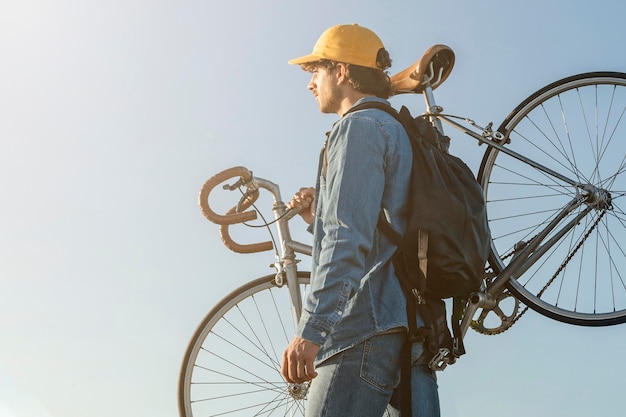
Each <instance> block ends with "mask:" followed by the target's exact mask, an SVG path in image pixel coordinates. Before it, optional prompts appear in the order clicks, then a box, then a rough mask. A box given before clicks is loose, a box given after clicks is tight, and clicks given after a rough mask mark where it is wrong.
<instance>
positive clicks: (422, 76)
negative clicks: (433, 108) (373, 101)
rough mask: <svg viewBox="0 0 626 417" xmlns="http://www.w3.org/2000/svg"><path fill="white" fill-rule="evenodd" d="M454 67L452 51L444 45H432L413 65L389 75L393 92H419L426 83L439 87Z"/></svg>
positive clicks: (433, 87)
mask: <svg viewBox="0 0 626 417" xmlns="http://www.w3.org/2000/svg"><path fill="white" fill-rule="evenodd" d="M452 67H454V51H452V49H450V48H449V47H448V46H446V45H440V44H437V45H433V46H431V47H430V48H428V49H427V50H426V52H424V55H422V57H421V58H420V59H419V60H417V61H416V62H415V63H414V64H413V65H411V66H409V67H408V68H407V69H405V70H403V71H400V72H399V73H397V74H395V75H392V76H391V83H392V84H393V86H394V87H395V90H396V91H395V94H403V93H421V92H422V90H423V89H424V87H425V86H426V85H430V86H431V87H432V89H433V90H434V89H435V88H437V87H439V86H440V85H441V84H443V82H444V81H445V80H446V78H448V75H450V73H451V72H452Z"/></svg>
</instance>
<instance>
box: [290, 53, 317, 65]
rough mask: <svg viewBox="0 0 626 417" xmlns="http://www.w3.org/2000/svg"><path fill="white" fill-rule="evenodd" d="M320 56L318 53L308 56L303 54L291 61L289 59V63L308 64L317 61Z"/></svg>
mask: <svg viewBox="0 0 626 417" xmlns="http://www.w3.org/2000/svg"><path fill="white" fill-rule="evenodd" d="M320 59H322V58H320V57H319V56H317V55H313V54H311V55H306V56H301V57H300V58H296V59H292V60H291V61H287V63H288V64H290V65H302V64H308V63H310V62H315V61H319V60H320Z"/></svg>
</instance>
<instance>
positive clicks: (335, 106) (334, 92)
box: [307, 66, 342, 113]
mask: <svg viewBox="0 0 626 417" xmlns="http://www.w3.org/2000/svg"><path fill="white" fill-rule="evenodd" d="M311 72H312V73H313V76H312V77H311V81H309V84H308V86H307V88H308V89H309V90H311V92H312V93H313V96H314V97H315V101H317V105H318V106H319V109H320V111H321V112H322V113H338V112H339V110H340V107H341V99H342V92H341V89H340V88H339V85H338V82H337V81H338V80H337V69H336V68H325V67H322V66H318V67H316V68H313V69H311Z"/></svg>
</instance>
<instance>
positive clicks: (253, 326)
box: [178, 272, 309, 417]
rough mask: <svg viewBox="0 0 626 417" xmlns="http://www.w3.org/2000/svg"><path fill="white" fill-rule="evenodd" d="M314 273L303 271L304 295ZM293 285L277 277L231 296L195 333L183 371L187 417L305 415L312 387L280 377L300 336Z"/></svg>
mask: <svg viewBox="0 0 626 417" xmlns="http://www.w3.org/2000/svg"><path fill="white" fill-rule="evenodd" d="M308 284H309V273H308V272H298V286H299V287H300V292H301V294H302V296H303V297H304V296H305V293H306V291H307V289H308ZM288 292H289V291H288V289H287V286H286V285H285V286H283V287H278V286H277V285H276V284H275V283H274V275H268V276H265V277H262V278H258V279H256V280H254V281H251V282H249V283H247V284H245V285H243V286H241V287H239V288H237V289H236V290H234V291H233V292H231V293H230V294H229V295H228V296H226V297H225V298H224V299H223V300H222V301H220V302H219V303H218V304H217V305H216V306H215V307H214V308H213V309H212V310H211V311H210V312H209V313H208V314H207V316H206V317H205V318H204V320H203V321H202V323H201V324H200V325H199V326H198V329H197V330H196V332H195V333H194V335H193V337H192V339H191V341H190V343H189V346H188V348H187V351H186V353H185V357H184V359H183V364H182V368H181V372H180V378H179V383H178V407H179V412H180V415H181V417H210V416H232V417H238V416H241V417H250V416H294V417H297V416H303V415H304V407H305V402H306V393H307V386H306V385H288V384H287V383H286V382H285V381H284V380H283V378H282V376H281V375H280V366H281V360H282V353H283V350H284V348H285V347H287V344H288V343H289V341H290V340H291V338H292V337H293V334H294V327H295V323H294V320H293V316H292V312H291V304H290V301H289V294H288Z"/></svg>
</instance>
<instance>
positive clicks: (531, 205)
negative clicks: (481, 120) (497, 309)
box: [478, 72, 626, 326]
mask: <svg viewBox="0 0 626 417" xmlns="http://www.w3.org/2000/svg"><path fill="white" fill-rule="evenodd" d="M498 131H499V132H501V133H502V134H503V135H504V136H505V138H506V139H507V142H505V143H504V144H503V145H504V146H505V147H508V148H510V149H512V150H514V151H515V152H517V153H518V154H521V155H523V156H525V157H527V158H528V159H530V160H533V161H536V162H538V163H540V164H542V165H543V166H545V167H548V168H549V169H551V170H553V171H555V172H558V173H559V174H562V175H564V176H566V177H568V178H570V179H573V180H575V181H577V182H578V183H579V184H581V185H582V184H584V185H586V186H592V187H593V189H594V190H600V195H603V196H604V198H603V202H602V204H595V203H594V202H587V203H585V204H583V206H581V207H579V208H577V209H576V210H573V211H572V212H570V213H569V214H568V217H567V218H566V219H565V220H564V221H563V222H561V223H560V227H563V225H564V224H565V223H567V222H568V220H569V219H572V218H574V217H575V216H577V215H578V214H579V213H581V210H584V209H587V208H589V207H592V210H591V211H590V212H589V213H588V214H586V215H585V216H584V217H583V218H582V219H581V220H580V221H579V222H578V223H577V225H575V226H574V227H573V228H571V229H570V230H569V231H568V232H567V233H566V234H565V235H564V236H563V237H562V238H560V239H559V240H558V242H557V243H556V244H555V245H554V246H552V247H551V248H550V249H549V250H548V251H547V252H546V253H545V254H544V255H543V256H542V257H541V258H540V259H539V260H538V261H537V262H536V263H535V264H534V265H532V267H530V269H528V270H527V271H526V272H524V273H523V275H522V276H519V277H513V278H511V280H509V282H508V284H507V285H508V287H509V289H510V290H511V292H513V294H514V295H515V296H516V297H517V298H519V299H520V300H521V301H522V302H524V303H525V304H526V305H528V306H529V307H531V308H532V309H534V310H536V311H538V312H539V313H541V314H543V315H545V316H548V317H551V318H553V319H556V320H559V321H562V322H565V323H570V324H576V325H585V326H606V325H613V324H618V323H624V322H626V240H625V238H626V214H625V213H624V195H625V194H626V172H625V171H626V74H623V73H614V72H593V73H585V74H580V75H576V76H572V77H568V78H564V79H562V80H560V81H557V82H555V83H552V84H550V85H548V86H546V87H544V88H542V89H541V90H539V91H537V92H536V93H534V94H532V95H531V96H530V97H528V98H527V99H526V100H525V101H523V102H522V103H521V104H520V105H519V106H518V107H517V108H516V109H515V110H513V112H511V114H510V115H509V116H508V117H507V118H506V119H505V121H504V122H503V123H502V124H501V126H500V127H499V128H498ZM478 180H479V182H480V183H481V185H482V186H483V190H484V194H485V199H486V201H487V209H488V213H489V225H490V227H491V231H492V235H493V243H492V254H491V258H490V264H491V265H492V267H493V268H494V270H495V272H496V273H497V272H499V271H501V270H502V269H504V267H505V266H506V265H507V264H508V263H509V262H510V260H511V259H512V258H513V257H512V256H510V255H512V254H514V253H515V247H516V245H518V244H521V245H524V244H527V243H528V242H530V241H531V240H532V238H533V237H534V236H536V234H537V233H538V231H540V230H541V229H542V228H543V227H545V225H546V224H548V222H549V221H551V220H552V219H553V218H554V217H555V215H556V213H558V212H559V211H561V209H562V208H563V207H565V206H566V205H567V204H568V203H569V202H570V201H572V199H573V198H574V197H575V196H577V195H578V196H580V195H581V194H580V193H581V192H582V191H583V189H582V187H578V186H572V185H571V184H568V183H567V182H565V181H563V180H562V179H559V178H555V177H554V176H552V175H549V174H546V173H544V172H542V171H540V170H538V169H535V168H532V167H531V166H529V165H528V164H526V163H524V162H522V161H519V160H518V159H515V158H513V157H511V156H509V155H506V154H505V153H504V152H501V151H499V150H497V149H495V148H489V149H488V150H487V151H486V153H485V155H484V157H483V160H482V163H481V167H480V171H479V174H478ZM558 230H559V228H557V230H555V231H554V232H552V233H551V234H550V235H549V236H548V237H547V239H549V238H550V237H552V236H555V233H557V232H558ZM545 241H546V239H544V242H545ZM518 247H519V246H518Z"/></svg>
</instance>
